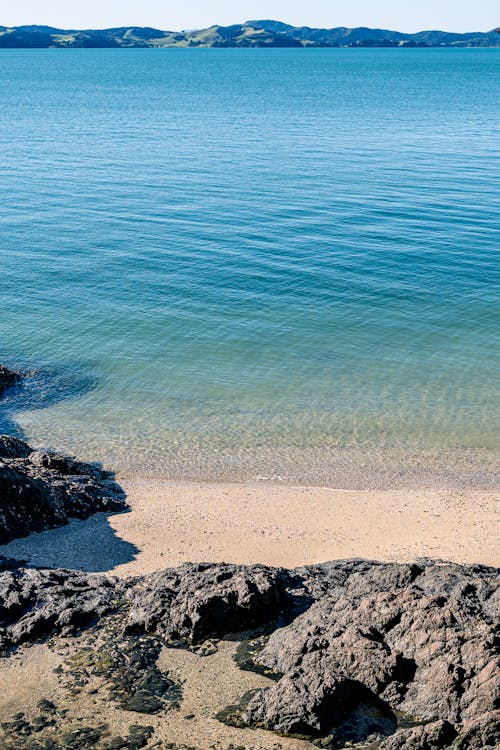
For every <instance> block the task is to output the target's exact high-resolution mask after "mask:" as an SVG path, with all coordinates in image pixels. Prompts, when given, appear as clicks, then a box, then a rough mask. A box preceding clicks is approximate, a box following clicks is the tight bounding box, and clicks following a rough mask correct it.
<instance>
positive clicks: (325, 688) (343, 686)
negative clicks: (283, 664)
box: [243, 662, 359, 737]
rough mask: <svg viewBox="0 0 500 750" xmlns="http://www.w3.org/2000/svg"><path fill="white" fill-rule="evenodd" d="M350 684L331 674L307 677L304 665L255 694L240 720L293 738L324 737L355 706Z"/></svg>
mask: <svg viewBox="0 0 500 750" xmlns="http://www.w3.org/2000/svg"><path fill="white" fill-rule="evenodd" d="M358 692H359V691H358V690H357V686H356V685H355V684H354V683H353V682H352V681H351V680H348V679H346V678H345V677H343V676H342V675H337V674H335V673H333V672H330V673H328V672H327V671H323V672H321V673H320V671H319V670H318V671H317V672H316V673H315V674H311V673H310V671H309V666H308V665H307V662H306V663H305V664H303V665H302V666H301V667H298V668H297V669H294V670H292V671H290V672H289V673H288V674H287V675H285V676H284V677H283V678H282V679H281V680H280V681H279V682H278V683H276V685H274V686H273V687H272V688H268V689H265V690H261V691H259V692H258V693H257V694H256V695H255V696H254V698H253V699H252V700H251V701H250V703H249V704H248V706H247V710H246V712H245V714H244V716H243V720H244V721H245V722H246V723H248V724H251V725H252V726H256V727H263V728H265V729H272V730H274V731H275V732H279V733H280V734H285V735H295V736H298V737H300V736H312V737H314V736H316V735H318V736H319V735H322V734H325V733H327V732H328V731H329V730H330V729H331V727H332V724H340V723H341V722H342V721H343V720H344V719H345V717H346V716H347V714H348V712H349V711H350V710H352V709H353V708H354V707H355V706H356V705H357V704H358V703H359V697H358V695H357V693H358Z"/></svg>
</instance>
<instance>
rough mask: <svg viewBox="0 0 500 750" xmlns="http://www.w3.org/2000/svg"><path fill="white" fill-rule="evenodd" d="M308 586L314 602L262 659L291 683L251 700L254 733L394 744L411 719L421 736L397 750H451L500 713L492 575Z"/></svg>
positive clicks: (459, 569) (327, 576) (376, 569)
mask: <svg viewBox="0 0 500 750" xmlns="http://www.w3.org/2000/svg"><path fill="white" fill-rule="evenodd" d="M303 576H304V578H305V580H306V581H307V579H309V580H310V581H311V583H310V588H311V591H312V592H313V595H314V597H315V599H316V601H315V602H314V604H312V606H311V607H310V608H309V609H308V610H307V612H305V613H304V614H302V615H300V616H299V617H297V618H296V619H295V620H294V622H293V623H292V624H290V625H289V626H288V627H287V628H283V629H279V630H276V631H275V632H274V633H273V634H272V635H271V637H270V639H269V641H268V643H267V644H266V646H265V648H264V649H263V650H262V652H261V653H260V655H259V657H258V663H259V664H261V665H263V666H266V667H268V668H273V669H275V670H277V671H279V672H280V673H283V677H282V678H281V679H280V680H279V681H278V682H277V683H276V685H275V686H274V687H272V688H270V689H267V690H262V691H261V692H259V693H257V694H256V695H255V696H254V697H253V699H252V700H251V701H250V703H249V705H248V707H247V708H246V709H245V711H244V713H243V714H242V720H243V721H244V722H245V723H246V724H248V725H250V726H262V727H265V728H267V729H272V730H275V731H278V732H281V733H284V734H300V735H303V734H305V735H308V736H321V735H324V734H325V733H326V734H328V733H330V732H334V734H335V736H336V738H337V741H339V739H342V741H345V742H347V741H349V740H356V741H359V739H367V738H368V737H369V736H370V735H371V734H381V735H382V736H383V735H394V733H395V730H396V728H397V724H398V720H397V717H398V716H400V715H401V714H402V715H404V716H406V717H408V718H409V721H412V722H414V723H415V724H418V723H420V724H421V725H422V726H415V727H413V728H412V729H411V730H409V731H408V730H407V731H406V734H403V735H396V737H394V738H393V739H392V740H391V742H390V743H388V744H387V748H399V747H401V748H403V747H404V748H407V747H408V748H410V747H412V748H413V747H415V748H417V747H422V748H427V747H429V748H431V747H448V746H449V745H450V744H451V742H452V741H453V739H454V737H455V736H456V735H457V734H458V730H459V729H460V728H461V727H462V726H463V725H464V724H465V723H466V722H468V721H471V720H475V721H478V719H479V717H481V716H487V715H488V714H489V713H490V712H491V711H494V710H495V709H496V708H497V707H498V703H497V701H498V696H499V695H500V668H499V661H498V647H497V645H496V644H495V624H496V622H497V619H498V612H499V594H500V591H499V587H498V577H497V576H496V575H495V573H494V572H493V571H492V570H490V569H487V568H483V567H480V566H476V567H474V566H459V565H452V564H444V563H443V564H439V563H422V564H421V565H379V564H376V563H366V562H353V563H340V564H338V563H333V564H331V565H325V566H319V567H316V568H307V569H304V571H303ZM339 696H342V698H339ZM332 703H333V704H334V706H335V708H336V711H333V710H332ZM291 705H294V706H295V708H294V710H293V711H292V712H290V706H291ZM436 722H444V723H442V724H436ZM431 725H433V726H431ZM476 734H477V732H476ZM398 743H400V744H398ZM464 747H465V745H464ZM471 747H472V745H471Z"/></svg>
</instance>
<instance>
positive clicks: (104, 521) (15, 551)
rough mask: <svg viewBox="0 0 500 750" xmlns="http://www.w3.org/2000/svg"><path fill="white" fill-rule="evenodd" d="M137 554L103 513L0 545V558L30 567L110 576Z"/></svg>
mask: <svg viewBox="0 0 500 750" xmlns="http://www.w3.org/2000/svg"><path fill="white" fill-rule="evenodd" d="M138 552H139V549H138V548H137V547H136V546H135V545H134V544H131V543H130V542H127V541H125V540H124V539H121V538H120V537H119V536H117V534H116V532H115V530H114V529H113V528H112V527H111V525H110V517H109V516H108V515H106V514H105V513H97V514H96V515H95V516H91V517H90V518H88V519H87V520H86V521H77V520H73V521H71V522H70V523H69V524H68V525H67V526H62V527H61V528H58V529H51V530H49V531H42V532H40V533H39V534H31V535H30V536H28V537H26V538H25V539H15V540H14V541H13V542H10V543H9V544H4V545H3V546H0V555H3V556H4V557H13V558H16V559H17V560H25V561H26V562H28V563H30V565H36V566H40V567H47V568H70V569H71V570H84V571H87V572H92V573H106V572H110V573H111V572H112V571H113V570H114V569H115V568H117V567H118V566H119V565H124V564H125V563H129V562H132V560H135V558H136V557H137V554H138Z"/></svg>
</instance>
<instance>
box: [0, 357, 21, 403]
mask: <svg viewBox="0 0 500 750" xmlns="http://www.w3.org/2000/svg"><path fill="white" fill-rule="evenodd" d="M20 382H21V375H20V373H18V372H13V371H12V370H8V369H7V368H6V367H3V365H0V398H2V396H3V394H4V392H5V391H6V390H7V389H8V388H12V387H13V386H14V385H18V383H20Z"/></svg>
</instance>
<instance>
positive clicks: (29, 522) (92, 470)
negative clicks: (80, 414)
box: [0, 435, 126, 544]
mask: <svg viewBox="0 0 500 750" xmlns="http://www.w3.org/2000/svg"><path fill="white" fill-rule="evenodd" d="M125 508H126V503H125V496H124V493H123V492H122V490H121V488H120V487H119V486H118V484H116V482H114V481H112V480H111V479H110V478H109V474H107V473H106V472H104V471H103V470H102V469H100V468H99V467H97V466H94V465H91V464H87V463H82V462H80V461H77V460H76V459H74V458H73V457H70V456H63V455H60V454H58V453H53V452H46V451H45V452H44V451H33V450H32V449H31V448H30V446H29V445H28V444H27V443H25V442H24V441H23V440H19V439H18V438H14V437H9V436H7V435H2V436H0V544H6V543H7V542H9V541H11V540H12V539H15V538H18V537H23V536H27V535H28V534H31V533H32V532H36V531H43V530H45V529H51V528H55V527H56V526H63V525H65V524H66V523H68V520H69V519H70V518H82V519H83V518H88V517H89V516H90V515H91V514H93V513H98V512H120V511H123V510H125Z"/></svg>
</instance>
